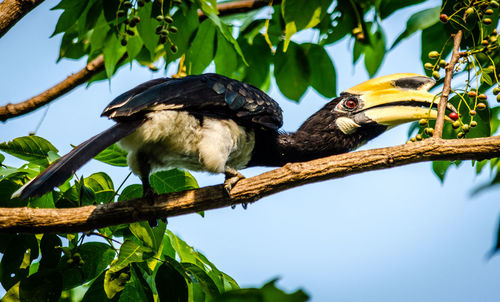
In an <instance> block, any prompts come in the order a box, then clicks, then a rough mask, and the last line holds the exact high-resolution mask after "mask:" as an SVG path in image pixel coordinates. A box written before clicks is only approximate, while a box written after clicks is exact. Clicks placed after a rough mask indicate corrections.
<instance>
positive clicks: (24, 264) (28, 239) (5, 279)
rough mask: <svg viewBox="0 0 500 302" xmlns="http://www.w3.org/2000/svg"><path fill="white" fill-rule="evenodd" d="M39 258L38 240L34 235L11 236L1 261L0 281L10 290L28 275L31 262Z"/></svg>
mask: <svg viewBox="0 0 500 302" xmlns="http://www.w3.org/2000/svg"><path fill="white" fill-rule="evenodd" d="M36 258H38V242H37V240H36V238H35V236H34V235H27V234H26V235H24V234H18V235H17V236H15V237H11V238H10V241H9V244H8V246H7V248H6V249H5V253H4V254H3V255H2V260H1V261H0V282H1V283H2V287H3V288H4V289H6V290H8V289H9V288H10V287H12V286H14V285H15V284H16V283H17V282H19V281H20V280H22V279H24V278H26V277H27V276H28V271H29V268H28V267H29V265H30V263H31V262H32V261H33V260H34V259H36Z"/></svg>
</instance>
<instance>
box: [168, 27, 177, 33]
mask: <svg viewBox="0 0 500 302" xmlns="http://www.w3.org/2000/svg"><path fill="white" fill-rule="evenodd" d="M168 30H169V31H170V32H171V33H174V34H175V33H176V32H177V31H178V30H177V27H175V26H170V27H169V28H168Z"/></svg>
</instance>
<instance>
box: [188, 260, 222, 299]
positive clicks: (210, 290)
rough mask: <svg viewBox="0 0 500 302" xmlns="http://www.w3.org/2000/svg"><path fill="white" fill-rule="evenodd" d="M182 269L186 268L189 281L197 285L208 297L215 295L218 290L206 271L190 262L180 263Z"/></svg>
mask: <svg viewBox="0 0 500 302" xmlns="http://www.w3.org/2000/svg"><path fill="white" fill-rule="evenodd" d="M181 264H182V266H183V267H184V269H185V270H186V273H187V275H188V276H189V278H190V279H191V281H192V282H193V283H194V284H195V285H196V286H199V287H200V288H201V289H202V291H203V292H204V293H205V294H206V295H208V296H209V297H217V296H219V294H220V292H219V289H218V288H217V285H215V282H214V281H213V280H212V279H211V278H210V277H209V276H208V275H207V273H206V272H205V271H204V270H203V269H201V268H200V267H198V266H197V265H195V264H192V263H181Z"/></svg>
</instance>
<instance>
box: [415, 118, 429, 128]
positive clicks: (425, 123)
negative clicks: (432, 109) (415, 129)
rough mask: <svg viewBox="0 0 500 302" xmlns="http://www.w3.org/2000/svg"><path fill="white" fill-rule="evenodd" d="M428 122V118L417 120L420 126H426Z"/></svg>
mask: <svg viewBox="0 0 500 302" xmlns="http://www.w3.org/2000/svg"><path fill="white" fill-rule="evenodd" d="M428 123H429V121H428V120H426V119H425V118H423V119H421V120H420V121H418V124H419V125H420V126H427V124H428Z"/></svg>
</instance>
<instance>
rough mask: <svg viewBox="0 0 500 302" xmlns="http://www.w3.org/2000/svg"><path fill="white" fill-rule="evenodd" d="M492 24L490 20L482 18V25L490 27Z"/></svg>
mask: <svg viewBox="0 0 500 302" xmlns="http://www.w3.org/2000/svg"><path fill="white" fill-rule="evenodd" d="M492 22H493V21H491V19H490V18H484V19H483V23H484V24H486V25H490V24H491V23H492ZM483 41H485V40H483Z"/></svg>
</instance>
